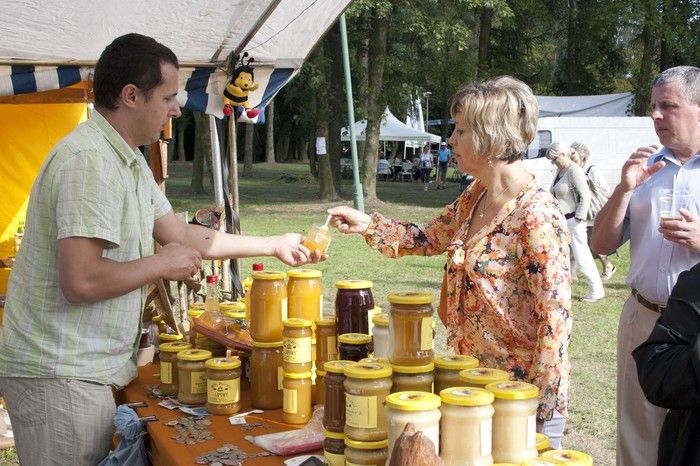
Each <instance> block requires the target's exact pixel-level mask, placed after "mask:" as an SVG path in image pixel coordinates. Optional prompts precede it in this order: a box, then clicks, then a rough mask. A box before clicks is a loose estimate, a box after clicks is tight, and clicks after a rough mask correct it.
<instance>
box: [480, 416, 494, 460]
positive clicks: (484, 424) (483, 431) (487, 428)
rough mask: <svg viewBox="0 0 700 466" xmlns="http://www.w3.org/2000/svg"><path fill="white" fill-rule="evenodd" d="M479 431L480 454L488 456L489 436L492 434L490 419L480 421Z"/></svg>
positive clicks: (489, 447)
mask: <svg viewBox="0 0 700 466" xmlns="http://www.w3.org/2000/svg"><path fill="white" fill-rule="evenodd" d="M479 433H480V435H481V438H480V440H481V456H488V455H490V454H491V438H492V436H493V430H492V422H491V419H485V420H483V421H481V423H480V424H479Z"/></svg>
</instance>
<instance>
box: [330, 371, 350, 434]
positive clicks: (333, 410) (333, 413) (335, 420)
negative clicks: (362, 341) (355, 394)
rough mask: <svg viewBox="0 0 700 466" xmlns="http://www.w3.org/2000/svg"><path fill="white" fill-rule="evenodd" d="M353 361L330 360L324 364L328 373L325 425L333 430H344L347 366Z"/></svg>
mask: <svg viewBox="0 0 700 466" xmlns="http://www.w3.org/2000/svg"><path fill="white" fill-rule="evenodd" d="M354 364H355V362H353V361H342V360H341V361H328V362H327V363H325V364H324V365H323V369H324V371H325V373H326V375H325V377H324V383H325V386H326V400H325V401H326V402H325V408H324V410H323V427H325V428H326V430H330V431H332V432H343V428H344V427H345V385H344V382H345V372H344V371H345V368H346V367H347V366H352V365H354Z"/></svg>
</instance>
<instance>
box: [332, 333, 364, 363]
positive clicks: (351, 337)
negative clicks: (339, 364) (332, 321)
mask: <svg viewBox="0 0 700 466" xmlns="http://www.w3.org/2000/svg"><path fill="white" fill-rule="evenodd" d="M371 341H372V337H370V336H369V335H365V334H363V333H344V334H342V335H340V336H338V355H339V357H340V359H343V360H345V361H356V362H357V361H359V360H360V359H364V358H366V357H367V356H368V354H369V344H370V342H371Z"/></svg>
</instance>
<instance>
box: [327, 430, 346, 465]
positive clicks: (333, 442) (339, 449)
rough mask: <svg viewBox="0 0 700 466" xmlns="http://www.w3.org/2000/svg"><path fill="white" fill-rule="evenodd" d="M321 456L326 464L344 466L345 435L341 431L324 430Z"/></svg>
mask: <svg viewBox="0 0 700 466" xmlns="http://www.w3.org/2000/svg"><path fill="white" fill-rule="evenodd" d="M324 434H325V435H326V438H325V439H324V440H323V456H324V457H325V459H326V464H327V465H328V466H345V435H344V434H343V433H342V432H341V433H338V432H332V431H330V430H326V431H324Z"/></svg>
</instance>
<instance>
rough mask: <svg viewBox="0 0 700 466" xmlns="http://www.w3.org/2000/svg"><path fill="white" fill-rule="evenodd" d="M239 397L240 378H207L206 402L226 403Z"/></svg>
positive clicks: (233, 401)
mask: <svg viewBox="0 0 700 466" xmlns="http://www.w3.org/2000/svg"><path fill="white" fill-rule="evenodd" d="M240 399H241V379H233V380H207V403H211V404H214V405H228V404H232V403H238V402H239V401H240Z"/></svg>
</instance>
